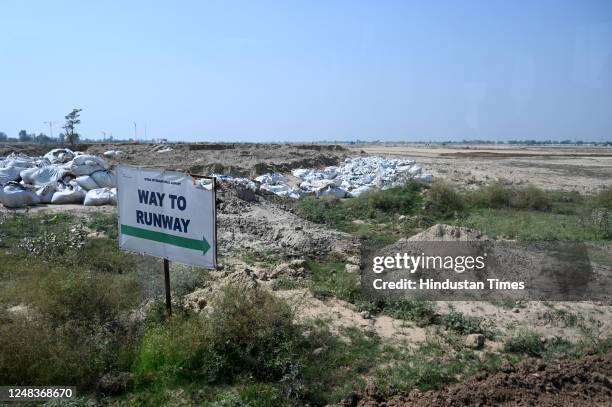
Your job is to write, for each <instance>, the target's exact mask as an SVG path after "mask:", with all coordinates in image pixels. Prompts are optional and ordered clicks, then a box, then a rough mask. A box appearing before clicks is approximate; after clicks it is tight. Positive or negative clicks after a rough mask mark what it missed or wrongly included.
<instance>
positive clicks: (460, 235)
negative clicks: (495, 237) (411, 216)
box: [407, 223, 488, 242]
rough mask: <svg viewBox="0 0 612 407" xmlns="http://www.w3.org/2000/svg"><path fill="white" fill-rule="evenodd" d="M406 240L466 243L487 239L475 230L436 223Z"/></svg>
mask: <svg viewBox="0 0 612 407" xmlns="http://www.w3.org/2000/svg"><path fill="white" fill-rule="evenodd" d="M407 240H409V241H420V242H452V241H462V242H463V241H465V242H468V241H473V240H488V237H487V236H486V235H483V234H482V232H480V231H479V230H476V229H470V228H465V227H459V226H451V225H445V224H442V223H438V224H437V225H433V226H432V227H430V228H429V229H427V230H424V231H422V232H421V233H418V234H416V235H414V236H411V237H410V238H409V239H407Z"/></svg>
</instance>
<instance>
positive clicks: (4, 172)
mask: <svg viewBox="0 0 612 407" xmlns="http://www.w3.org/2000/svg"><path fill="white" fill-rule="evenodd" d="M20 172H21V168H19V167H14V166H11V167H6V168H0V185H4V184H6V183H7V182H11V181H18V180H19V173H20Z"/></svg>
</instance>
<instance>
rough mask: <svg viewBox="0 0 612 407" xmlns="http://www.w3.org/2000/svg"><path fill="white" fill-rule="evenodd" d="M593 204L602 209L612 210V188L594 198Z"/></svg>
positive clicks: (605, 189)
mask: <svg viewBox="0 0 612 407" xmlns="http://www.w3.org/2000/svg"><path fill="white" fill-rule="evenodd" d="M593 202H594V203H595V205H596V206H598V207H601V208H607V209H612V187H607V188H604V189H603V190H601V191H600V192H599V193H597V195H595V196H594V197H593Z"/></svg>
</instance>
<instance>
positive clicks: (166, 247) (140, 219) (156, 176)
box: [117, 166, 217, 268]
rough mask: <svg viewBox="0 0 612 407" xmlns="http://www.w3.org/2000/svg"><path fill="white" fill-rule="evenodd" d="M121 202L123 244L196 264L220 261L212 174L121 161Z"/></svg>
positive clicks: (127, 247) (119, 197)
mask: <svg viewBox="0 0 612 407" xmlns="http://www.w3.org/2000/svg"><path fill="white" fill-rule="evenodd" d="M117 208H118V218H119V246H120V247H121V248H122V249H124V250H129V251H133V252H139V253H146V254H150V255H152V256H157V257H161V258H164V259H168V260H171V261H177V262H180V263H185V264H190V265H193V266H199V267H206V268H216V267H217V253H216V250H217V249H216V248H217V245H216V207H215V191H214V184H213V180H212V179H210V178H203V179H194V178H192V177H191V176H189V175H186V174H182V173H180V172H174V171H165V170H162V169H146V168H139V167H130V166H119V167H118V168H117Z"/></svg>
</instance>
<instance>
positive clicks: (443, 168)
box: [353, 145, 612, 193]
mask: <svg viewBox="0 0 612 407" xmlns="http://www.w3.org/2000/svg"><path fill="white" fill-rule="evenodd" d="M353 151H355V153H367V154H372V155H381V156H393V157H406V158H408V157H409V158H414V159H416V160H417V162H418V163H419V164H421V165H422V166H423V168H424V169H425V171H426V172H429V173H431V174H433V176H434V177H435V178H444V179H446V180H448V181H450V182H452V183H455V184H457V185H460V186H463V187H468V188H469V187H472V186H478V185H482V184H485V183H488V182H492V181H497V180H500V181H503V182H505V183H508V184H514V185H522V184H533V185H536V186H538V187H540V188H544V189H563V190H576V191H579V192H586V193H590V192H595V191H597V190H599V189H600V188H602V187H606V186H609V185H610V179H612V148H611V147H576V146H571V147H554V146H538V147H516V146H503V145H499V146H497V145H493V146H467V145H457V146H450V147H449V146H440V145H429V146H426V145H375V146H372V145H367V146H357V147H353Z"/></svg>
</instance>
